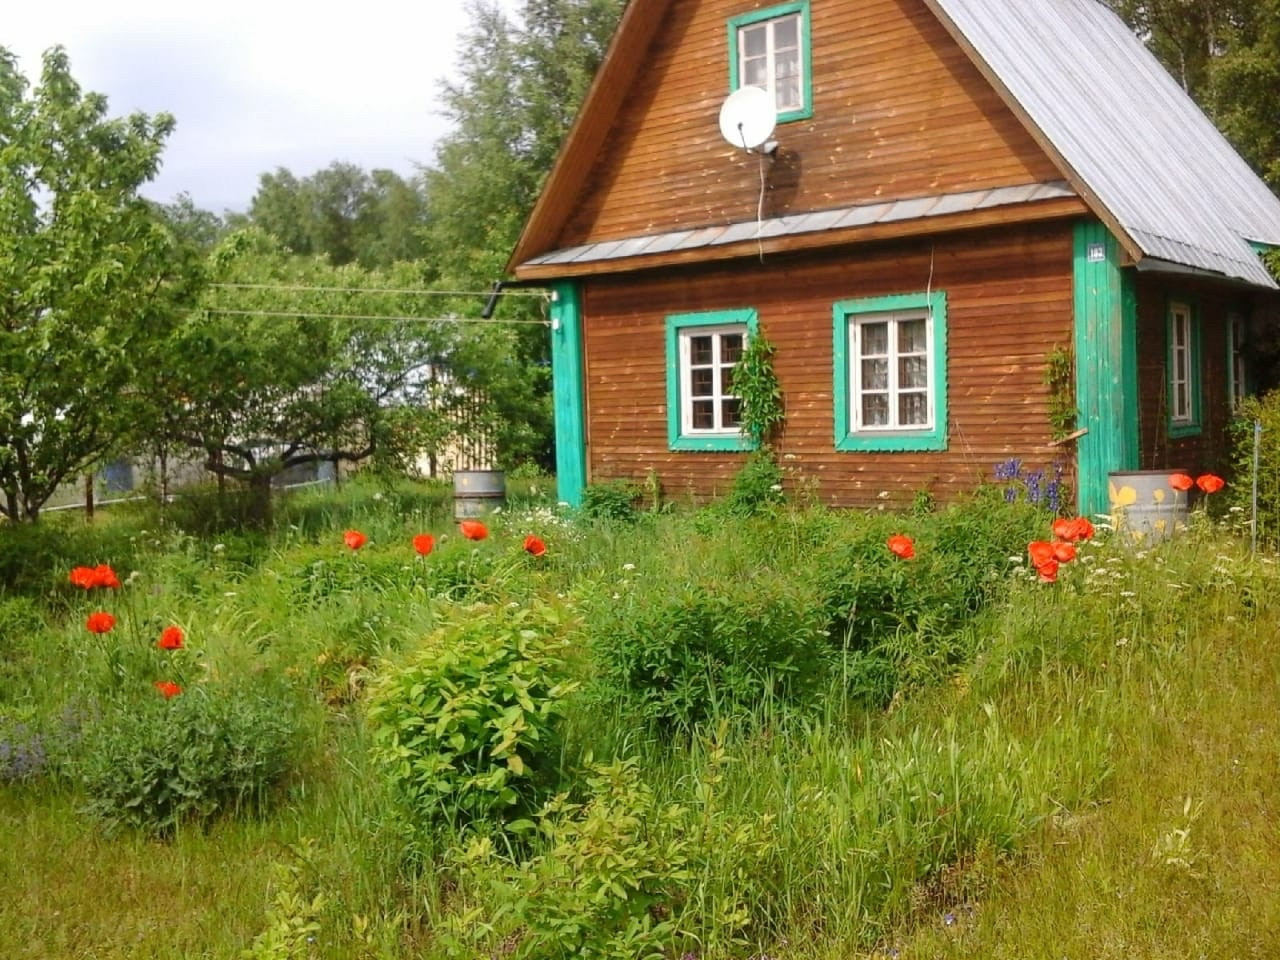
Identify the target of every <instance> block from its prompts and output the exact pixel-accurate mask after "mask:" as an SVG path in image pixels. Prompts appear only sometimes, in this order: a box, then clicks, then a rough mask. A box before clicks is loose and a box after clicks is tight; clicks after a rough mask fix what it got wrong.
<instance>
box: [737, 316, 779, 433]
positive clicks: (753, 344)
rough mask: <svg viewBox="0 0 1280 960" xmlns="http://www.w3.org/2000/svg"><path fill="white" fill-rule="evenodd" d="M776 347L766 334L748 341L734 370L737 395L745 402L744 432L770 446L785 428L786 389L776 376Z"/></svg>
mask: <svg viewBox="0 0 1280 960" xmlns="http://www.w3.org/2000/svg"><path fill="white" fill-rule="evenodd" d="M774 349H775V348H774V346H773V344H772V343H770V342H769V341H768V340H767V339H765V337H764V335H763V334H760V333H757V334H756V335H755V336H753V337H751V338H750V339H749V340H748V341H747V346H746V348H745V349H744V350H743V352H742V357H741V358H740V359H739V360H738V363H737V365H736V366H735V367H734V368H733V391H734V393H736V394H737V395H738V397H739V398H740V399H741V401H742V432H743V433H745V434H746V435H747V436H749V437H750V438H751V439H752V440H753V441H755V443H756V444H757V445H758V446H761V447H763V446H766V445H767V444H769V443H770V442H771V441H772V440H773V436H774V434H775V433H776V432H777V429H778V427H779V426H781V424H782V420H783V416H784V413H783V408H782V388H781V387H780V386H779V385H778V377H777V375H776V374H775V373H774V372H773V354H774Z"/></svg>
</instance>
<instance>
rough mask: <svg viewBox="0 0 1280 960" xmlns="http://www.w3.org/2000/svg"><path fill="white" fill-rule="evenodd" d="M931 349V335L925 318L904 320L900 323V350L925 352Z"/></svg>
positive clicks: (900, 351)
mask: <svg viewBox="0 0 1280 960" xmlns="http://www.w3.org/2000/svg"><path fill="white" fill-rule="evenodd" d="M928 349H929V336H928V332H927V330H926V328H925V323H924V320H923V319H920V320H904V321H902V322H900V323H899V324H898V352H899V353H924V352H925V351H926V350H928Z"/></svg>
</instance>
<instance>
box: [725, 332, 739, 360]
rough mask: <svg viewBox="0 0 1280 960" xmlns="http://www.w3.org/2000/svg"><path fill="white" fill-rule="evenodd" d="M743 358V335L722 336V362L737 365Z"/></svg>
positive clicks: (730, 334) (727, 334)
mask: <svg viewBox="0 0 1280 960" xmlns="http://www.w3.org/2000/svg"><path fill="white" fill-rule="evenodd" d="M741 357H742V334H740V333H722V334H721V335H720V362H721V363H737V362H738V360H739V359H740V358H741Z"/></svg>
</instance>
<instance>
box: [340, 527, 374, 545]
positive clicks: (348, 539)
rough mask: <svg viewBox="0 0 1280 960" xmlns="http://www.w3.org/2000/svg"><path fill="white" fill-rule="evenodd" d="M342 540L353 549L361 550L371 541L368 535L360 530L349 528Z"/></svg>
mask: <svg viewBox="0 0 1280 960" xmlns="http://www.w3.org/2000/svg"><path fill="white" fill-rule="evenodd" d="M342 542H343V543H345V544H346V545H347V546H348V547H350V548H351V549H352V550H359V549H360V548H361V547H363V546H364V545H365V544H366V543H368V542H369V538H368V537H366V536H365V535H364V534H363V533H361V532H360V531H359V530H348V531H347V532H346V533H344V534H343V535H342Z"/></svg>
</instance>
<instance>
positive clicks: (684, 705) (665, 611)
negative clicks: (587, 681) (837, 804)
mask: <svg viewBox="0 0 1280 960" xmlns="http://www.w3.org/2000/svg"><path fill="white" fill-rule="evenodd" d="M672 589H675V590H676V591H677V592H674V593H672V594H670V595H668V596H665V597H662V596H655V595H653V594H652V593H648V592H637V593H631V594H628V595H627V597H626V598H625V599H622V598H620V599H619V600H613V599H612V598H610V599H607V600H603V601H602V602H600V603H599V604H598V605H597V607H596V612H595V614H594V615H593V617H592V618H591V620H590V622H589V623H588V626H587V637H588V643H589V645H590V647H591V650H592V652H593V654H594V656H595V658H596V660H597V663H598V667H599V677H598V678H597V681H596V694H597V696H599V697H602V698H604V699H607V700H614V699H619V700H621V701H623V702H625V703H627V704H629V705H630V706H631V707H632V708H633V709H634V710H636V711H637V713H638V714H639V716H640V717H642V718H643V719H644V720H646V721H648V722H651V723H655V724H658V725H660V726H665V727H679V728H685V729H688V728H691V727H693V726H695V725H696V724H698V723H701V722H702V721H704V720H706V719H708V718H710V717H712V716H714V715H716V714H717V713H718V712H725V713H734V712H739V711H742V710H750V709H752V708H755V707H757V706H759V705H760V703H761V702H762V701H764V700H765V699H766V698H767V697H769V696H775V697H778V698H780V699H781V700H782V701H784V702H797V703H798V702H802V701H804V700H806V699H807V698H809V697H810V696H811V695H812V694H813V693H814V692H815V691H816V690H818V689H820V688H821V687H822V686H823V685H824V684H825V683H826V681H827V679H828V678H829V677H830V673H829V666H830V661H829V657H828V656H827V654H828V651H829V644H828V642H827V614H826V612H825V611H824V610H823V609H822V604H821V602H820V598H819V596H818V595H817V594H816V593H815V592H814V590H813V589H812V587H811V586H810V585H809V584H808V582H807V581H806V580H805V579H804V578H800V577H796V576H794V575H783V574H780V573H775V572H773V571H772V570H769V569H764V568H761V569H758V570H756V571H754V572H752V573H747V574H744V575H742V576H740V577H739V578H735V579H732V580H725V581H717V582H712V581H708V582H702V583H695V584H694V585H692V586H690V587H686V588H675V587H674V586H673V588H672Z"/></svg>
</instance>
